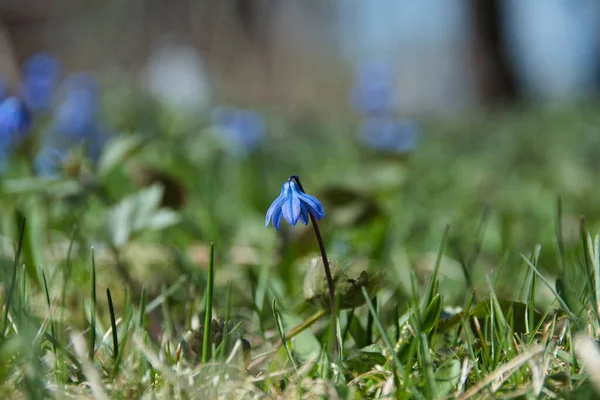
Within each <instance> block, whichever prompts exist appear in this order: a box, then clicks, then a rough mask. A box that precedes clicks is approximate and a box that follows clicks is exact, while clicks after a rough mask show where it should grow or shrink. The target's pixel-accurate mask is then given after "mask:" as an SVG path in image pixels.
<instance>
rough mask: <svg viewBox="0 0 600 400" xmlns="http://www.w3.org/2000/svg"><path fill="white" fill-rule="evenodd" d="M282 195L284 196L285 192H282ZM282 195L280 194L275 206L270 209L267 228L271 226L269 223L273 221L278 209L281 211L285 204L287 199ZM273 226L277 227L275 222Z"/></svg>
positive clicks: (266, 219) (272, 205)
mask: <svg viewBox="0 0 600 400" xmlns="http://www.w3.org/2000/svg"><path fill="white" fill-rule="evenodd" d="M282 194H283V190H282ZM282 194H280V195H279V197H277V198H276V199H275V201H274V202H273V204H271V207H269V209H268V210H267V217H266V218H265V228H266V227H268V226H269V221H271V219H272V217H273V215H274V214H275V212H276V211H277V210H278V209H279V210H280V209H281V206H282V204H283V202H284V201H285V197H283V195H282ZM273 226H275V222H273Z"/></svg>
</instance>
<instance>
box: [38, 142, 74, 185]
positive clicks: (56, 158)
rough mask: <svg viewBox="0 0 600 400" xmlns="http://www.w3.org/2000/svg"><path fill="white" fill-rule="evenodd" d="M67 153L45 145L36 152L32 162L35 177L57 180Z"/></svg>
mask: <svg viewBox="0 0 600 400" xmlns="http://www.w3.org/2000/svg"><path fill="white" fill-rule="evenodd" d="M67 155H68V151H66V150H63V149H60V148H58V147H55V146H51V145H46V146H45V147H43V148H42V150H40V151H39V152H38V154H37V155H36V156H35V160H34V165H33V167H34V171H35V174H36V175H37V176H40V177H44V178H58V177H60V176H61V175H62V170H63V167H64V164H65V162H66V159H67Z"/></svg>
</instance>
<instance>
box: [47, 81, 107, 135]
mask: <svg viewBox="0 0 600 400" xmlns="http://www.w3.org/2000/svg"><path fill="white" fill-rule="evenodd" d="M99 106H100V101H99V89H98V84H97V83H96V81H95V80H94V78H92V77H91V76H89V75H86V74H83V73H79V74H74V75H72V76H71V77H69V79H68V80H67V82H66V93H65V97H64V99H63V101H62V102H61V103H60V104H59V106H58V108H57V110H56V113H55V115H54V120H53V123H52V129H53V130H54V131H55V132H56V133H57V134H59V135H61V136H63V137H65V138H68V139H70V140H73V141H80V140H83V139H86V138H88V137H89V136H90V135H92V134H94V133H95V131H96V128H97V121H96V117H97V114H98V109H99Z"/></svg>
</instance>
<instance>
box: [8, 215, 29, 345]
mask: <svg viewBox="0 0 600 400" xmlns="http://www.w3.org/2000/svg"><path fill="white" fill-rule="evenodd" d="M25 221H26V219H25V218H23V221H22V222H21V229H20V230H19V242H18V243H17V253H16V254H15V262H14V264H13V275H12V278H11V281H10V287H9V289H8V295H7V296H6V304H5V305H4V323H3V325H2V335H3V339H4V335H5V334H6V328H7V327H8V325H9V321H8V312H9V310H10V306H11V302H12V298H13V293H14V291H15V286H16V284H17V268H18V265H19V260H20V259H21V252H22V250H23V234H24V232H25Z"/></svg>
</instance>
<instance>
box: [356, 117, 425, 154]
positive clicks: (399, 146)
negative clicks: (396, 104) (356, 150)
mask: <svg viewBox="0 0 600 400" xmlns="http://www.w3.org/2000/svg"><path fill="white" fill-rule="evenodd" d="M360 139H361V141H362V142H363V143H364V144H365V145H366V146H367V147H369V148H371V149H373V150H380V151H386V152H391V153H407V152H410V151H412V150H414V149H415V147H416V146H417V144H418V142H419V130H418V127H417V125H416V124H415V123H413V122H411V121H408V120H406V121H402V120H396V119H394V118H391V117H388V116H374V117H368V118H366V119H365V120H364V121H363V122H362V124H361V126H360Z"/></svg>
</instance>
